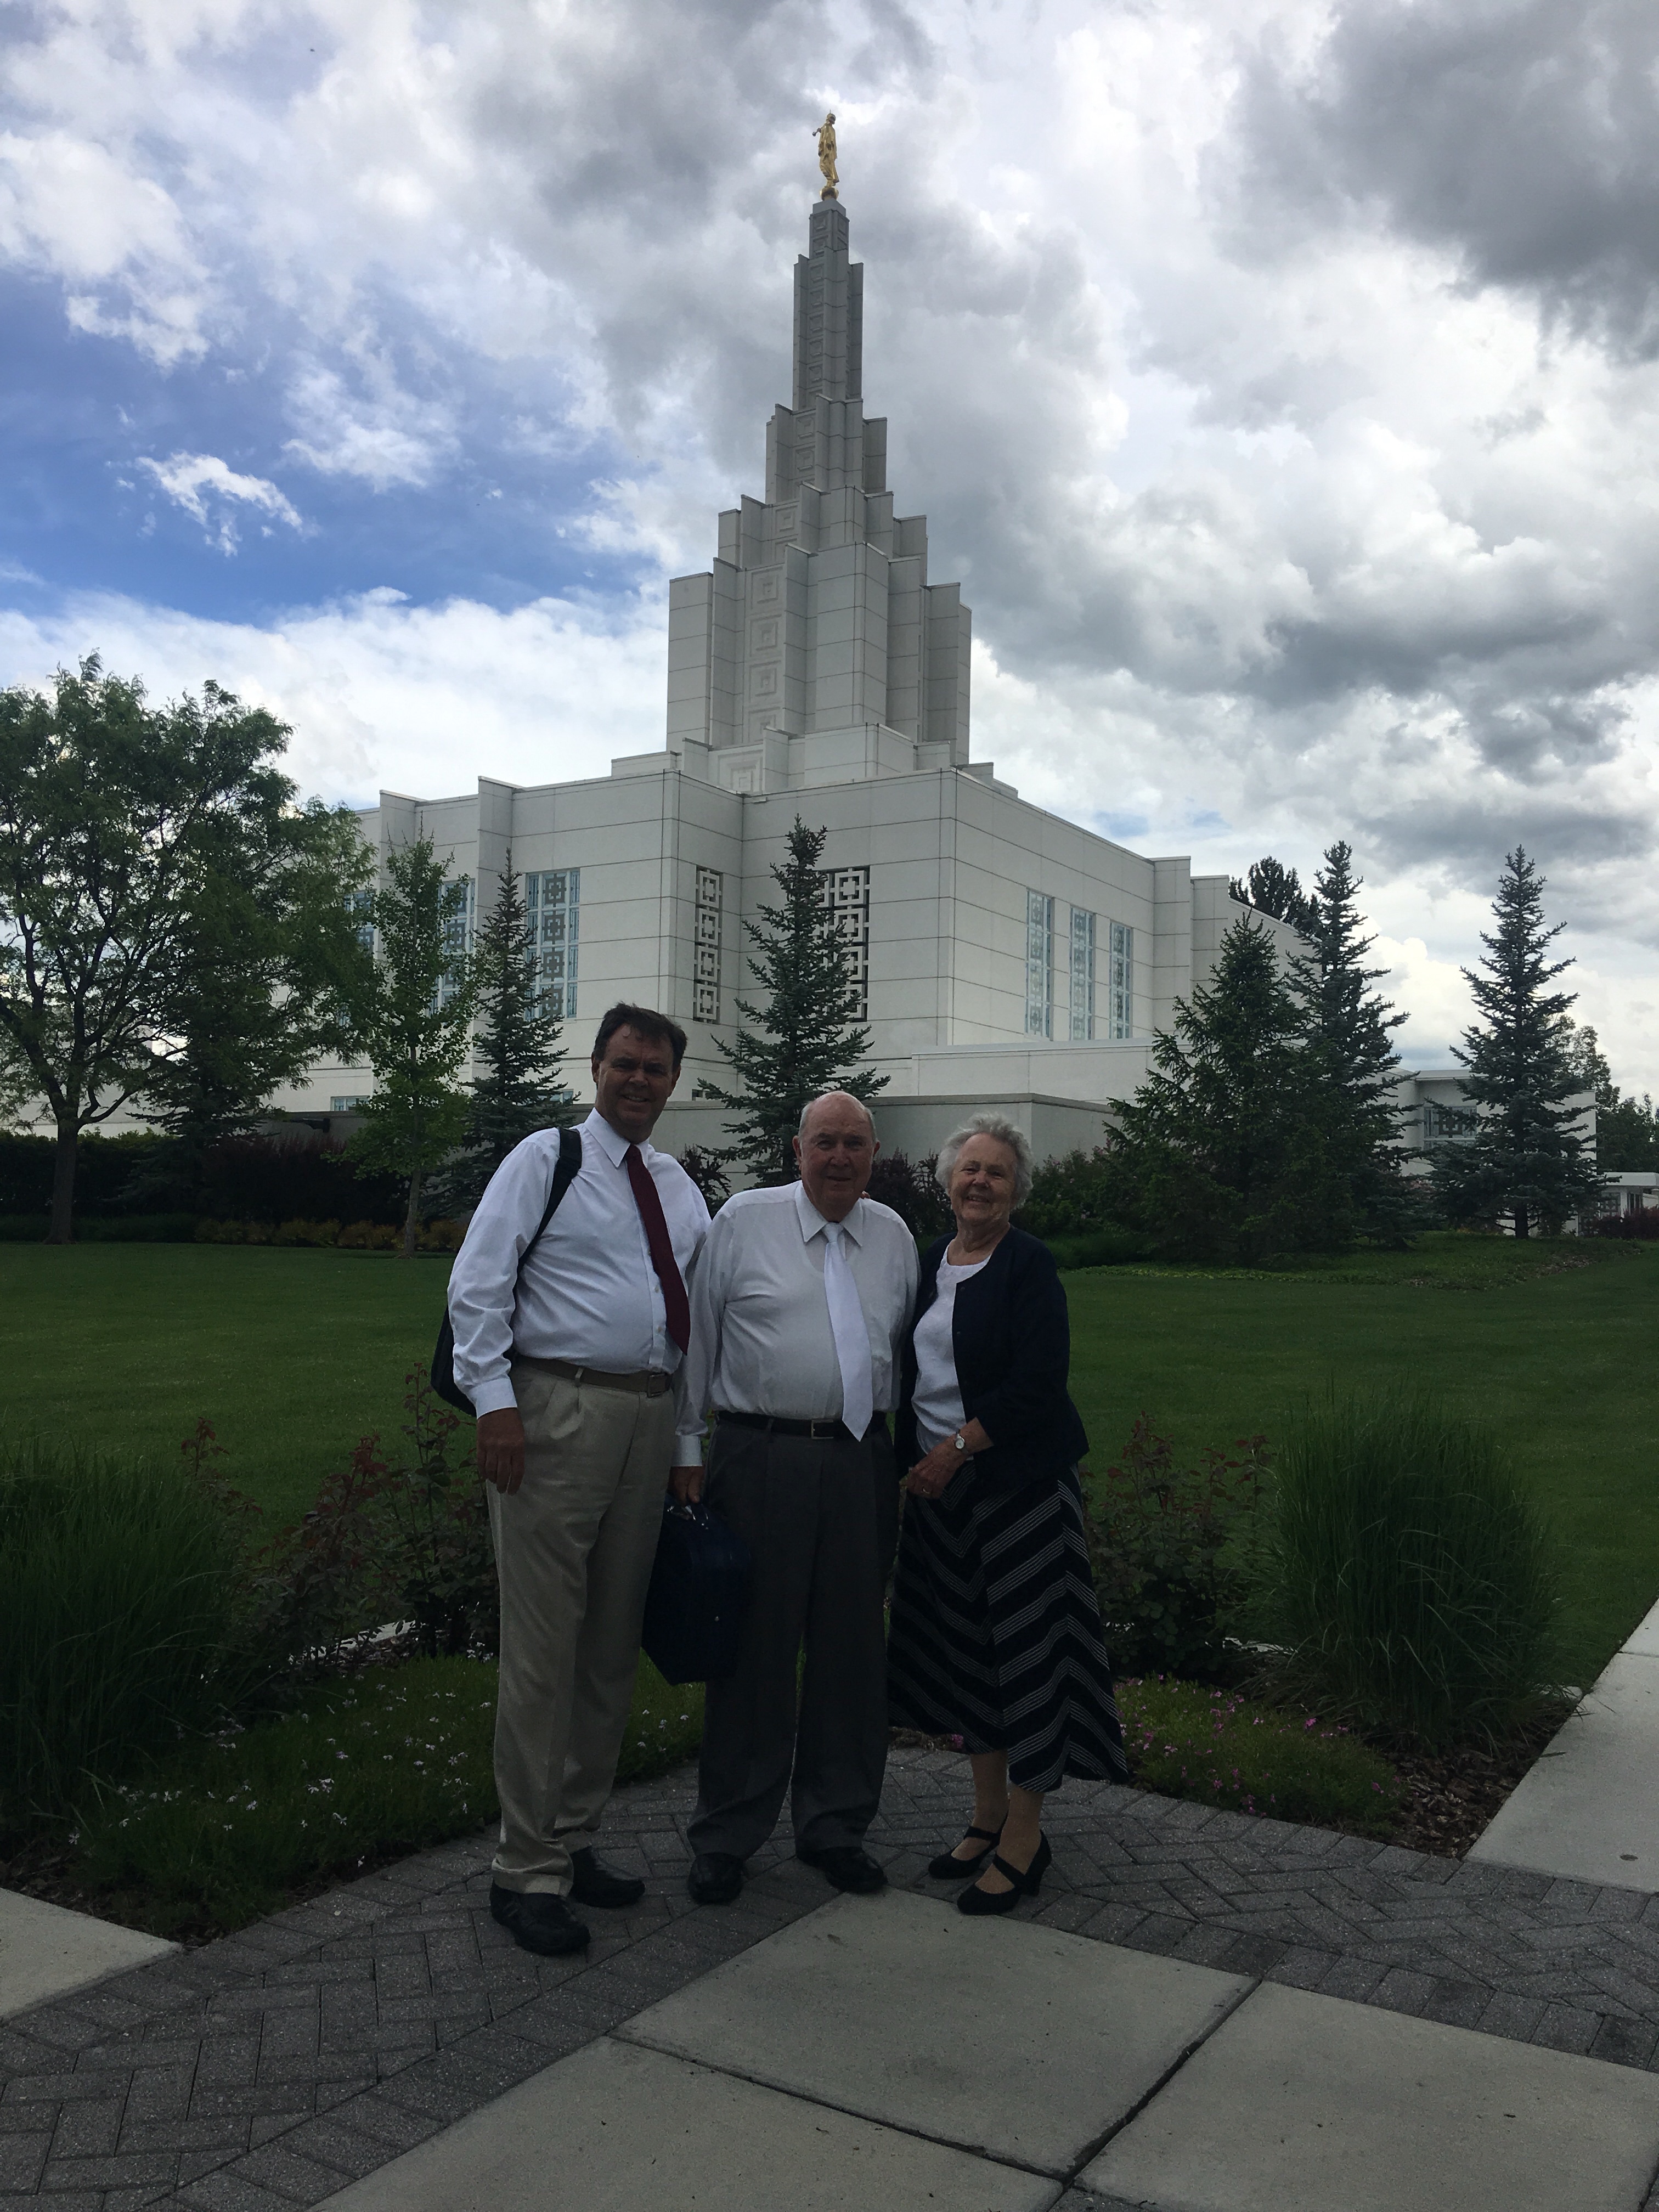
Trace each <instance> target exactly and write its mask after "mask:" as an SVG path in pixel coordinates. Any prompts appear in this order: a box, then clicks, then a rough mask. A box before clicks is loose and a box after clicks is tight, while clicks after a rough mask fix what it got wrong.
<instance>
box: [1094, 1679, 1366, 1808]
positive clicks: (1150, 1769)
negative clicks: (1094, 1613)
mask: <svg viewBox="0 0 1659 2212" xmlns="http://www.w3.org/2000/svg"><path fill="white" fill-rule="evenodd" d="M1117 1695H1118V1705H1119V1709H1120V1711H1121V1713H1122V1716H1123V1740H1124V1742H1125V1744H1126V1745H1127V1748H1128V1753H1129V1758H1130V1762H1131V1764H1132V1765H1133V1767H1134V1769H1135V1778H1136V1780H1137V1781H1138V1782H1139V1783H1140V1784H1143V1785H1144V1786H1145V1787H1146V1788H1147V1789H1150V1790H1157V1791H1158V1794H1159V1795H1160V1796H1165V1797H1191V1798H1195V1799H1197V1800H1198V1801H1199V1802H1200V1803H1201V1804H1205V1805H1219V1806H1223V1807H1225V1808H1226V1809H1227V1810H1228V1811H1230V1812H1235V1813H1261V1814H1267V1815H1268V1816H1270V1817H1271V1818H1273V1819H1276V1820H1308V1821H1313V1822H1316V1823H1317V1824H1318V1825H1319V1826H1322V1827H1334V1828H1346V1829H1348V1830H1351V1831H1357V1832H1358V1833H1359V1834H1361V1835H1366V1836H1381V1837H1383V1838H1387V1837H1388V1836H1389V1834H1390V1833H1391V1832H1392V1831H1393V1828H1394V1825H1395V1820H1396V1818H1397V1816H1398V1814H1399V1812H1400V1808H1401V1803H1402V1802H1403V1798H1404V1794H1405V1793H1404V1791H1403V1790H1402V1789H1401V1784H1400V1781H1399V1779H1398V1778H1397V1777H1396V1775H1395V1771H1394V1769H1393V1768H1392V1767H1391V1766H1390V1765H1389V1762H1388V1760H1387V1759H1384V1758H1383V1756H1382V1754H1381V1753H1379V1752H1376V1751H1373V1750H1372V1749H1371V1748H1370V1746H1369V1745H1366V1744H1363V1743H1361V1742H1359V1741H1358V1739H1357V1738H1356V1737H1354V1736H1352V1735H1350V1734H1349V1733H1348V1731H1347V1730H1346V1729H1343V1728H1340V1727H1334V1726H1332V1725H1331V1724H1330V1723H1327V1722H1323V1721H1316V1720H1315V1719H1314V1718H1313V1717H1311V1716H1310V1715H1306V1714H1302V1715H1297V1714H1294V1713H1285V1712H1280V1711H1277V1710H1275V1709H1274V1708H1273V1707H1272V1706H1270V1705H1255V1704H1252V1703H1250V1702H1249V1700H1248V1699H1244V1698H1241V1697H1239V1696H1238V1695H1237V1693H1236V1692H1233V1691H1231V1690H1212V1689H1208V1688H1206V1686H1204V1685H1203V1684H1202V1683H1199V1682H1178V1681H1176V1680H1172V1679H1170V1678H1167V1677H1149V1678H1147V1679H1146V1680H1141V1681H1138V1682H1135V1681H1130V1682H1120V1683H1119V1684H1118V1686H1117Z"/></svg>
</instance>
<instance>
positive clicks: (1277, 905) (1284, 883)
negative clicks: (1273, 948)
mask: <svg viewBox="0 0 1659 2212" xmlns="http://www.w3.org/2000/svg"><path fill="white" fill-rule="evenodd" d="M1227 888H1228V890H1230V891H1231V894H1232V896H1234V898H1236V899H1237V901H1238V903H1239V904H1240V906H1253V907H1254V908H1255V910H1256V912H1257V913H1258V914H1270V915H1273V919H1274V921H1288V922H1289V923H1290V925H1291V928H1292V929H1299V930H1300V931H1301V933H1302V934H1303V935H1304V937H1307V936H1310V935H1311V934H1312V927H1313V924H1314V922H1315V921H1316V918H1317V916H1316V908H1315V904H1314V902H1313V901H1312V900H1311V899H1310V897H1309V896H1308V895H1307V893H1306V892H1305V891H1304V890H1303V888H1302V878H1300V877H1299V876H1298V875H1297V872H1296V870H1295V869H1294V868H1287V867H1286V866H1285V864H1284V862H1283V861H1282V860H1274V858H1273V854H1271V853H1267V854H1263V856H1262V858H1261V860H1252V861H1251V863H1250V871H1249V875H1248V876H1247V877H1246V878H1245V880H1244V881H1243V883H1241V882H1240V881H1239V879H1238V878H1237V876H1234V877H1233V878H1232V879H1231V882H1230V883H1229V884H1228V886H1227Z"/></svg>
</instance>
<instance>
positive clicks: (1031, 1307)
mask: <svg viewBox="0 0 1659 2212" xmlns="http://www.w3.org/2000/svg"><path fill="white" fill-rule="evenodd" d="M950 1242H951V1239H950V1238H949V1237H940V1238H939V1242H938V1243H937V1244H935V1245H933V1247H932V1249H930V1250H929V1251H928V1252H927V1254H926V1255H924V1257H923V1259H922V1262H921V1286H920V1289H919V1291H918V1292H917V1296H916V1311H915V1320H916V1321H918V1322H919V1321H920V1320H921V1317H922V1316H923V1314H925V1313H926V1312H927V1309H928V1307H929V1306H931V1305H932V1304H933V1300H934V1299H935V1298H936V1297H938V1295H939V1261H941V1260H942V1259H943V1258H944V1257H945V1249H946V1247H947V1246H948V1245H949V1243H950ZM951 1342H952V1345H953V1346H954V1347H955V1350H956V1358H957V1382H958V1383H959V1384H960V1386H961V1389H962V1403H963V1412H964V1413H965V1415H966V1418H967V1419H969V1420H970V1421H972V1420H977V1421H978V1422H979V1423H980V1425H981V1427H982V1428H983V1429H984V1431H985V1433H986V1435H987V1437H990V1439H991V1445H992V1448H991V1449H990V1450H989V1451H982V1452H980V1453H978V1454H977V1455H975V1460H974V1475H975V1481H976V1482H982V1483H985V1484H986V1485H987V1486H989V1487H991V1488H993V1489H995V1490H1017V1489H1019V1488H1021V1487H1022V1486H1024V1484H1026V1483H1028V1482H1035V1481H1036V1480H1038V1479H1039V1478H1048V1479H1049V1480H1054V1479H1055V1478H1057V1477H1058V1476H1060V1475H1061V1474H1064V1472H1065V1471H1066V1468H1068V1467H1073V1466H1075V1465H1076V1463H1077V1462H1078V1461H1079V1459H1080V1458H1081V1457H1082V1456H1083V1455H1084V1453H1085V1452H1086V1451H1087V1450H1088V1449H1089V1438H1088V1436H1087V1434H1086V1432H1085V1429H1084V1426H1083V1422H1082V1420H1081V1419H1080V1417H1079V1413H1078V1410H1077V1407H1075V1406H1074V1405H1073V1403H1072V1401H1071V1398H1070V1396H1069V1395H1067V1392H1066V1375H1067V1371H1068V1370H1069V1368H1070V1365H1071V1358H1072V1331H1071V1322H1070V1318H1069V1316H1068V1315H1067V1313H1066V1292H1065V1290H1064V1289H1063V1287H1062V1286H1061V1284H1060V1272H1059V1270H1058V1269H1057V1268H1056V1267H1055V1266H1054V1255H1053V1253H1052V1252H1050V1251H1049V1249H1048V1246H1047V1245H1046V1244H1044V1243H1042V1241H1041V1240H1040V1239H1039V1238H1037V1237H1032V1236H1030V1235H1028V1234H1027V1232H1026V1231H1024V1230H1023V1229H1011V1230H1009V1231H1008V1233H1007V1234H1006V1236H1005V1237H1004V1238H1003V1239H1002V1242H1001V1243H1000V1244H999V1245H998V1246H997V1248H996V1249H995V1250H994V1252H993V1253H992V1255H991V1256H990V1258H989V1259H988V1260H987V1261H986V1263H985V1265H984V1267H982V1268H981V1270H980V1272H979V1273H978V1274H976V1275H970V1276H969V1278H968V1279H967V1280H966V1281H965V1282H963V1283H959V1284H958V1285H957V1302H956V1310H955V1312H954V1314H953V1316H952V1318H951ZM915 1389H916V1354H915V1322H912V1324H911V1334H910V1335H909V1336H908V1337H907V1338H906V1340H905V1344H904V1357H903V1370H902V1393H901V1395H900V1399H899V1408H898V1413H897V1415H896V1419H895V1421H894V1433H893V1445H894V1450H895V1452H896V1456H897V1459H898V1464H899V1471H900V1473H901V1474H902V1473H903V1472H904V1471H905V1470H907V1469H908V1468H912V1467H914V1466H915V1463H916V1462H917V1461H918V1460H919V1459H920V1458H921V1447H920V1446H919V1445H918V1443H917V1442H916V1422H915V1413H914V1411H913V1409H912V1401H913V1400H914V1398H915Z"/></svg>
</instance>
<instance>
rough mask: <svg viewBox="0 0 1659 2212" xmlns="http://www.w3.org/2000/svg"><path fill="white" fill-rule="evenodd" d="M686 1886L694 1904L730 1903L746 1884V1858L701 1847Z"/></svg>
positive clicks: (686, 1878)
mask: <svg viewBox="0 0 1659 2212" xmlns="http://www.w3.org/2000/svg"><path fill="white" fill-rule="evenodd" d="M685 1887H686V1889H687V1891H688V1893H690V1898H691V1901H692V1903H693V1904H694V1905H730V1904H732V1902H733V1900H734V1899H736V1897H737V1894H738V1891H739V1890H740V1889H741V1888H742V1887H743V1861H742V1860H741V1859H740V1858H734V1857H732V1853H731V1852H730V1851H699V1852H698V1853H697V1856H696V1858H694V1859H693V1860H692V1862H691V1871H690V1874H688V1875H686V1877H685Z"/></svg>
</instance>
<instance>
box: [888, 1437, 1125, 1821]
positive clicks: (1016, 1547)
mask: <svg viewBox="0 0 1659 2212" xmlns="http://www.w3.org/2000/svg"><path fill="white" fill-rule="evenodd" d="M958 1493H960V1494H958ZM887 1698H888V1711H889V1714H890V1718H891V1720H892V1722H893V1723H894V1725H895V1726H896V1727H898V1728H913V1729H921V1730H922V1731H923V1732H924V1733H925V1734H927V1735H957V1736H960V1737H961V1738H962V1741H963V1747H965V1748H966V1749H967V1750H969V1751H970V1752H974V1751H1006V1753H1007V1754H1008V1779H1009V1781H1010V1782H1011V1783H1012V1784H1015V1785H1016V1787H1018V1788H1019V1789H1021V1790H1054V1789H1057V1788H1058V1787H1059V1785H1060V1783H1061V1781H1062V1780H1063V1779H1064V1778H1065V1777H1066V1775H1068V1774H1075V1775H1079V1776H1081V1777H1084V1778H1089V1779H1093V1780H1110V1781H1115V1782H1127V1779H1128V1776H1129V1768H1128V1762H1127V1759H1125V1758H1124V1755H1123V1730H1122V1728H1121V1725H1120V1723H1119V1721H1118V1714H1117V1706H1116V1705H1115V1702H1114V1700H1113V1697H1112V1668H1111V1662H1110V1661H1109V1659H1108V1657H1107V1656H1106V1645H1105V1642H1104V1639H1103V1636H1102V1633H1101V1625H1100V1607H1099V1604H1098V1602H1097V1599H1096V1597H1095V1587H1094V1583H1093V1580H1092V1578H1091V1576H1090V1573H1089V1553H1088V1547H1087V1546H1086V1544H1085V1541H1084V1535H1083V1502H1082V1498H1081V1497H1080V1495H1079V1490H1078V1482H1077V1476H1076V1474H1074V1473H1073V1472H1072V1471H1071V1470H1069V1469H1068V1470H1067V1472H1066V1474H1065V1475H1064V1476H1063V1477H1062V1479H1061V1480H1060V1481H1059V1482H1057V1483H1054V1484H1048V1483H1034V1484H1032V1485H1030V1486H1028V1487H1027V1488H1025V1489H1024V1490H1017V1491H1014V1492H1000V1493H999V1492H988V1493H987V1492H981V1491H980V1490H979V1489H978V1487H977V1486H976V1485H975V1481H974V1479H973V1475H972V1474H971V1472H968V1473H967V1474H966V1480H964V1479H963V1477H962V1476H958V1477H957V1480H956V1481H954V1482H953V1483H952V1484H951V1486H950V1488H949V1489H948V1490H947V1491H946V1492H945V1495H944V1497H943V1498H936V1499H929V1498H906V1499H905V1501H904V1529H903V1534H902V1536H901V1537H900V1540H899V1553H898V1565H897V1568H896V1571H895V1575H894V1578H893V1609H892V1620H891V1624H890V1628H889V1631H888V1637H887Z"/></svg>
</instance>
